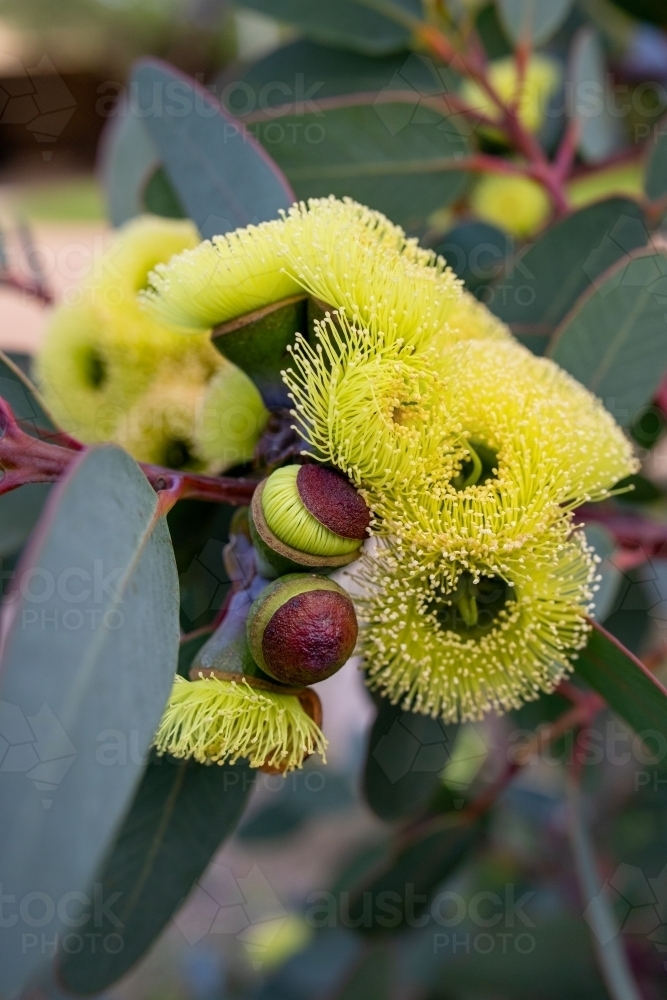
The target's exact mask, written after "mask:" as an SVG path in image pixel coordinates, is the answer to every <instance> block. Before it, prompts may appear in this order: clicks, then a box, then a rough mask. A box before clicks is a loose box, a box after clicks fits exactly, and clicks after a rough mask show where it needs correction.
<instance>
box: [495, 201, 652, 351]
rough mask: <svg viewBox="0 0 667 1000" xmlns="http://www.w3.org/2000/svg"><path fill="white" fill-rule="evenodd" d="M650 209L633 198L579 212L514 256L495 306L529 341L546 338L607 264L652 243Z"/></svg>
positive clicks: (499, 283) (498, 286)
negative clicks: (647, 212)
mask: <svg viewBox="0 0 667 1000" xmlns="http://www.w3.org/2000/svg"><path fill="white" fill-rule="evenodd" d="M647 240H648V230H647V228H646V222H645V219H644V214H643V212H642V210H641V208H640V207H639V205H638V204H637V202H635V201H632V200H631V199H630V198H608V199H606V200H604V201H600V202H597V203H596V204H594V205H588V206H587V207H586V208H582V209H580V210H579V211H578V212H573V213H572V214H571V215H568V216H567V217H566V218H565V219H562V220H561V221H560V222H557V223H556V225H554V226H551V227H550V228H549V229H547V230H546V232H545V233H544V234H543V235H542V236H540V237H539V238H538V239H537V240H536V241H535V243H533V244H532V245H530V246H528V248H526V247H522V248H521V249H520V250H519V252H518V253H517V255H516V257H515V258H514V259H512V258H510V260H509V261H508V263H507V265H506V268H505V272H504V273H503V274H502V275H501V276H500V278H499V279H498V280H497V282H496V284H495V286H494V288H493V289H492V290H491V292H492V298H491V299H490V306H491V308H492V309H493V311H494V312H495V313H496V315H497V316H499V317H500V318H501V319H502V320H504V321H505V322H506V323H509V324H510V325H511V327H512V330H513V332H514V333H515V334H516V335H517V336H523V337H525V341H524V342H525V343H527V344H528V346H532V345H533V344H534V343H535V342H538V343H539V342H540V340H541V341H542V347H543V346H544V344H545V341H548V338H549V337H550V336H551V334H552V333H553V331H554V329H555V327H556V326H557V324H558V323H560V322H561V320H562V319H563V318H564V317H565V316H566V314H567V313H568V312H569V310H570V309H571V308H572V306H573V305H574V303H575V302H576V300H577V299H578V298H579V296H580V295H581V293H582V292H583V291H585V289H586V288H588V287H589V286H590V284H591V283H592V282H593V281H595V279H596V278H598V276H599V275H600V274H601V273H602V272H603V271H606V270H607V268H609V267H611V266H612V264H614V263H615V262H616V261H617V260H619V259H620V258H621V257H623V256H625V254H627V253H629V252H630V251H632V250H635V249H637V248H638V247H642V246H645V245H646V242H647Z"/></svg>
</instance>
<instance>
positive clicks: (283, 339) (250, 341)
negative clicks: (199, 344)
mask: <svg viewBox="0 0 667 1000" xmlns="http://www.w3.org/2000/svg"><path fill="white" fill-rule="evenodd" d="M307 325H308V299H307V297H306V296H305V295H294V296H292V297H291V298H289V299H283V301H282V302H274V303H272V304H271V305H269V306H265V307H264V308H263V309H257V310H256V312H253V313H248V314H247V315H245V316H240V317H239V318H238V319H234V320H231V322H229V323H223V324H222V325H221V326H217V327H215V328H214V329H213V331H212V333H211V340H212V343H213V346H214V347H216V348H217V349H218V350H219V351H220V353H221V354H224V356H225V357H226V358H228V359H229V361H231V362H232V363H233V364H235V365H238V367H239V368H241V369H242V371H244V372H245V373H246V375H248V376H249V378H251V379H252V380H253V382H254V383H255V385H256V386H257V388H258V389H259V391H260V393H261V395H262V399H263V400H264V403H265V404H266V406H290V405H291V404H290V398H289V396H288V390H287V387H286V386H285V383H284V382H283V380H282V378H281V376H280V372H281V371H282V370H283V369H284V368H285V367H286V366H287V365H289V363H290V355H289V353H288V350H287V348H288V346H289V345H291V344H293V343H294V336H295V334H296V332H297V331H302V332H303V333H304V334H306V333H307V329H306V328H307Z"/></svg>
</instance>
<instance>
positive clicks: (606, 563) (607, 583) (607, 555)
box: [585, 522, 622, 622]
mask: <svg viewBox="0 0 667 1000" xmlns="http://www.w3.org/2000/svg"><path fill="white" fill-rule="evenodd" d="M585 534H586V541H587V543H588V544H589V545H590V546H591V548H592V549H593V551H594V552H595V555H596V556H597V557H598V558H599V559H600V563H599V565H598V568H597V571H598V576H599V577H600V580H599V581H598V584H597V587H598V589H597V592H596V594H595V610H594V617H595V619H596V621H599V622H603V621H604V620H605V618H606V617H607V615H608V614H609V613H610V612H611V609H612V608H613V606H614V602H615V600H616V595H617V593H618V589H619V587H620V585H621V578H622V573H621V571H620V569H619V568H618V566H615V565H614V563H613V562H612V561H611V556H612V555H613V553H614V552H615V551H616V540H615V538H614V536H613V535H612V533H611V532H610V531H608V530H607V528H605V527H604V525H602V524H596V523H595V522H591V523H590V524H587V525H586V528H585Z"/></svg>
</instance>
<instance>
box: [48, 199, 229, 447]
mask: <svg viewBox="0 0 667 1000" xmlns="http://www.w3.org/2000/svg"><path fill="white" fill-rule="evenodd" d="M196 240H197V234H196V230H195V228H194V226H193V225H192V223H190V222H182V221H173V220H166V219H157V218H155V217H152V216H145V217H141V218H139V219H136V220H133V221H132V222H129V223H127V225H126V226H124V227H122V228H121V229H120V230H119V231H118V233H117V234H116V236H115V238H114V240H113V241H112V243H111V245H110V246H109V248H108V250H107V252H106V254H105V255H104V257H103V258H102V259H101V261H100V263H99V265H98V267H97V268H96V270H95V271H94V272H93V274H92V275H91V277H90V279H89V280H88V281H87V282H86V283H84V284H83V285H82V287H81V288H80V289H79V295H78V299H77V300H76V301H73V302H70V303H65V304H63V305H61V306H59V307H58V308H57V309H56V310H55V311H54V313H53V315H52V317H51V320H50V323H49V326H48V329H47V332H46V336H45V338H44V342H43V345H42V348H41V350H40V352H39V356H38V358H37V373H38V379H39V381H40V383H41V387H42V392H43V394H44V397H45V399H46V401H47V403H48V405H49V407H50V409H51V411H52V412H53V415H54V417H55V418H56V420H58V422H59V423H60V424H61V426H62V427H63V428H64V429H65V430H67V431H70V432H71V433H72V434H75V435H76V436H77V437H79V438H80V439H81V440H82V441H85V442H87V443H92V442H94V441H106V440H109V438H112V437H113V436H114V433H115V429H116V427H117V424H118V422H119V420H120V418H121V416H122V414H123V413H125V412H127V410H128V409H129V408H130V407H131V406H133V405H134V404H135V402H136V401H137V400H138V399H139V397H140V396H141V394H142V393H143V392H144V391H145V390H146V388H147V387H148V385H149V384H150V382H151V380H152V379H153V378H154V376H155V373H156V371H157V369H158V368H159V366H160V365H161V363H162V362H163V361H164V360H165V359H171V360H175V359H179V360H182V359H184V358H185V357H186V356H187V357H189V358H190V359H191V360H190V361H188V362H187V363H186V367H187V365H190V366H191V365H192V364H193V363H194V364H195V365H197V364H198V365H199V366H200V367H201V369H202V372H205V373H206V377H208V376H209V375H210V374H212V373H213V372H214V371H215V370H216V369H217V368H218V367H220V365H221V364H222V358H221V357H220V355H219V353H218V352H217V351H216V350H215V348H214V347H213V346H212V345H211V343H210V341H209V338H208V335H207V334H202V333H198V334H196V335H195V336H194V337H184V336H183V334H182V333H180V332H176V331H174V330H171V329H167V328H165V327H164V326H160V325H159V324H158V323H156V322H155V321H154V320H152V319H151V318H150V317H149V316H147V315H146V314H145V312H144V311H143V309H141V307H140V305H139V303H138V301H137V298H136V292H137V289H138V288H140V287H142V286H143V284H144V283H145V280H146V276H147V273H148V271H149V270H150V268H152V267H153V266H154V264H155V262H156V261H157V260H168V259H169V257H170V256H171V255H172V254H173V253H174V252H175V251H176V250H180V249H182V248H183V247H184V246H191V245H192V244H193V243H194V242H196ZM195 359H196V360H195Z"/></svg>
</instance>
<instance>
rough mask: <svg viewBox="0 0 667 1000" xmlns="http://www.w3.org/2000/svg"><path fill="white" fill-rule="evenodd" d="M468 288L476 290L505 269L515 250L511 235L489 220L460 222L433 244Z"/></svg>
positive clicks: (486, 284) (487, 283)
mask: <svg viewBox="0 0 667 1000" xmlns="http://www.w3.org/2000/svg"><path fill="white" fill-rule="evenodd" d="M434 249H435V251H436V253H438V254H442V256H443V257H444V258H445V260H446V261H447V263H448V264H449V265H450V267H451V268H452V270H453V271H454V272H455V273H456V274H457V275H458V276H459V278H462V279H463V281H464V282H465V284H466V287H467V288H469V289H470V291H472V292H476V291H477V290H478V289H480V288H482V287H483V286H484V287H486V286H488V285H489V284H490V283H491V282H492V281H493V280H494V279H496V278H497V277H498V275H499V274H500V273H501V272H502V271H503V270H504V264H505V261H506V258H507V257H508V256H509V255H510V254H511V252H512V240H511V237H510V236H509V235H508V234H507V233H506V232H503V230H502V229H498V228H497V227H496V226H492V225H490V224H489V223H488V222H479V221H474V222H461V223H459V225H458V226H454V228H453V229H450V230H449V232H448V233H447V234H446V236H445V237H444V239H443V240H442V241H441V242H440V243H438V244H437V245H436V246H435V247H434Z"/></svg>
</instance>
